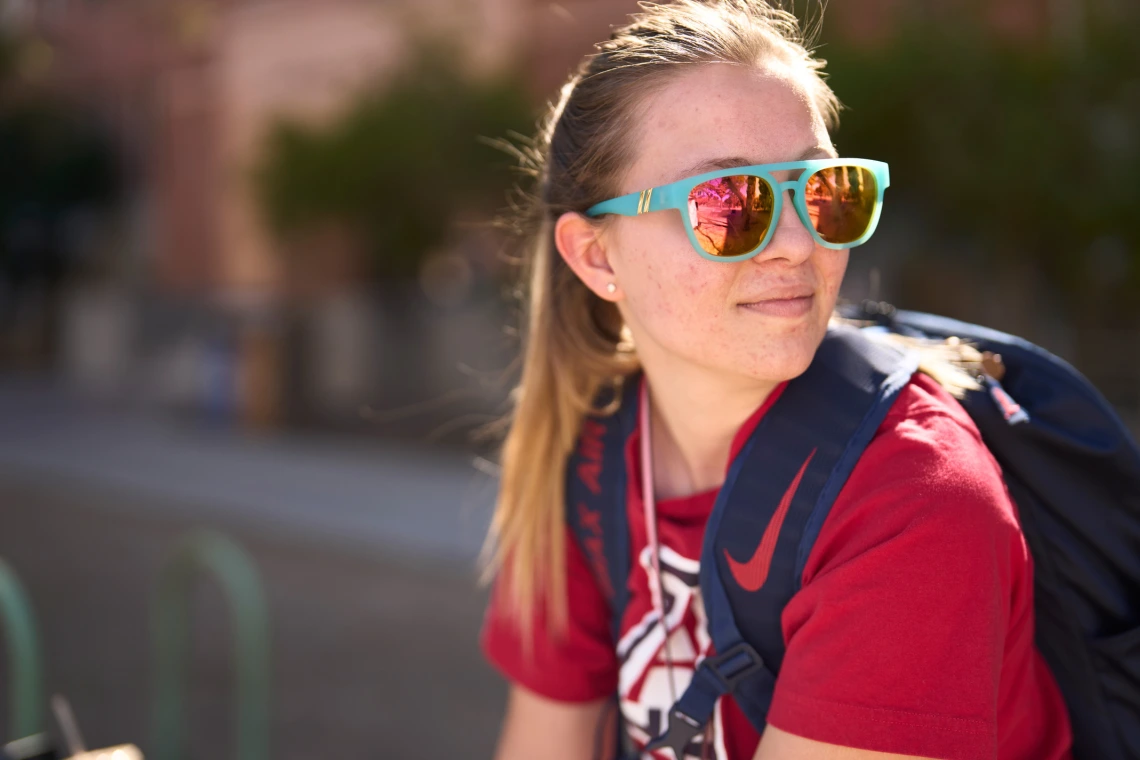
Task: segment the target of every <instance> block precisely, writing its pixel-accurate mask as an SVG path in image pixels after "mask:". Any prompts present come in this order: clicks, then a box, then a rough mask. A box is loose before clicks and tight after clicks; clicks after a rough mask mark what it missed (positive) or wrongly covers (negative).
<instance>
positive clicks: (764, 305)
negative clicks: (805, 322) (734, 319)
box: [740, 295, 815, 317]
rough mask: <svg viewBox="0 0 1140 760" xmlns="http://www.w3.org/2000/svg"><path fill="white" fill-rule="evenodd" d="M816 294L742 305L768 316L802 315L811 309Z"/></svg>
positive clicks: (741, 305) (744, 307) (743, 307)
mask: <svg viewBox="0 0 1140 760" xmlns="http://www.w3.org/2000/svg"><path fill="white" fill-rule="evenodd" d="M814 300H815V296H814V295H806V296H797V297H793V298H770V299H767V300H764V301H755V302H753V303H742V304H740V307H741V308H742V309H747V310H748V311H752V312H755V313H757V314H763V315H764V316H767V317H802V316H804V315H805V314H807V313H808V312H809V311H811V307H812V301H814Z"/></svg>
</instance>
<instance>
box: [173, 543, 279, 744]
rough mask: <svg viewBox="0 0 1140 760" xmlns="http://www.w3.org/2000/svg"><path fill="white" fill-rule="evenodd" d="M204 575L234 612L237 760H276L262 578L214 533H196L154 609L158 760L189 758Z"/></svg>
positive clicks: (181, 549)
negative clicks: (188, 697)
mask: <svg viewBox="0 0 1140 760" xmlns="http://www.w3.org/2000/svg"><path fill="white" fill-rule="evenodd" d="M203 572H205V573H207V574H209V575H211V576H213V577H214V578H215V579H216V580H217V581H218V583H219V584H220V585H221V588H222V592H223V594H224V595H225V598H226V601H227V604H228V606H229V609H230V614H231V619H232V625H233V630H234V637H235V642H234V643H235V645H236V646H235V651H234V665H235V668H236V670H237V681H236V687H237V693H236V695H235V696H236V704H235V708H236V710H235V715H234V718H235V721H236V727H237V728H236V731H235V736H236V739H237V754H236V760H269V681H270V660H269V613H268V609H267V604H266V601H265V594H264V593H263V591H262V586H261V580H260V577H259V575H258V572H257V568H256V567H255V566H254V564H253V561H252V560H251V559H250V557H249V555H248V554H247V553H246V552H245V550H244V549H242V548H241V546H239V545H238V544H237V543H236V542H234V541H233V540H231V539H230V538H228V537H226V536H224V535H222V534H220V533H215V532H210V531H199V532H195V533H193V534H191V535H189V536H188V537H187V538H186V539H185V540H183V541H182V543H181V544H179V546H178V547H177V548H176V550H175V551H174V553H173V555H172V556H171V557H170V559H169V560H168V561H167V564H166V565H165V567H164V568H163V570H162V574H161V576H160V578H159V585H158V590H157V593H156V597H155V604H154V618H153V625H154V630H153V636H154V654H155V675H154V678H155V682H154V687H155V709H154V717H153V720H154V723H153V738H152V740H153V751H154V758H155V760H184V758H185V757H186V731H185V725H184V719H183V718H184V712H185V711H184V703H183V696H184V694H185V693H186V689H185V686H186V678H187V672H186V667H187V660H188V659H189V651H190V601H191V593H192V592H193V590H194V582H195V580H196V579H197V578H198V576H199V575H201V574H202V573H203Z"/></svg>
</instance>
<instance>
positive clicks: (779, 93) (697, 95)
mask: <svg viewBox="0 0 1140 760" xmlns="http://www.w3.org/2000/svg"><path fill="white" fill-rule="evenodd" d="M640 113H641V117H640V118H639V120H638V124H639V127H638V128H637V130H636V134H635V135H634V136H633V140H634V145H633V152H634V155H635V158H634V161H633V163H632V164H631V165H630V167H629V168H628V171H627V174H626V175H625V176H624V177H623V179H622V182H621V188H620V191H619V192H620V193H621V194H625V193H630V192H638V191H641V190H643V189H645V188H647V187H655V186H658V185H664V184H667V183H670V182H673V181H676V180H678V179H682V178H684V177H687V176H692V175H694V174H698V173H700V172H704V171H709V170H712V169H717V168H728V167H732V166H742V165H747V164H766V163H774V162H779V161H795V160H799V159H807V158H823V157H828V156H834V155H835V149H834V147H833V146H832V144H831V140H830V138H829V137H828V134H827V129H826V127H825V126H824V123H823V119H822V118H821V116H820V114H819V112H818V109H816V107H815V106H814V105H813V103H812V101H811V98H810V97H809V95H808V92H807V90H806V88H805V87H804V86H803V85H802V84H801V83H800V82H799V81H798V80H797V79H796V78H795V77H794V76H792V75H791V74H788V73H786V72H784V71H782V70H781V69H779V68H769V69H767V70H763V71H757V70H755V69H750V68H747V67H743V66H734V65H727V64H714V65H706V66H698V67H694V69H693V70H692V71H691V72H686V73H685V74H682V75H681V76H679V77H678V78H676V79H673V80H672V81H671V82H670V83H669V84H668V85H666V86H665V87H664V88H662V89H660V90H658V91H657V92H656V93H655V94H654V95H652V96H651V97H649V99H648V100H647V101H646V102H645V104H644V109H643V110H642V111H641V112H640ZM788 174H789V173H788V172H783V173H777V174H776V178H777V179H779V180H786V179H790V178H792V177H790V176H787V175H788ZM790 201H791V199H790V197H789V196H787V195H786V196H785V197H784V204H783V211H782V212H781V217H780V219H778V220H776V222H775V223H776V224H777V229H776V232H775V234H774V235H773V237H772V239H771V241H770V242H769V243H768V246H767V247H766V248H765V249H764V250H763V251H761V252H760V253H759V254H758V255H756V256H755V257H753V258H751V259H749V260H746V261H738V262H732V263H724V262H718V261H709V260H707V259H704V258H702V257H701V256H699V255H698V254H697V252H696V251H695V250H693V248H692V245H691V244H690V243H689V239H688V237H687V235H686V232H685V229H684V227H683V222H682V219H681V217H680V215H679V214H678V212H676V211H674V210H669V211H661V212H656V213H652V214H645V215H642V216H636V217H610V218H609V221H608V222H607V225H606V228H605V229H604V230H603V232H602V233H601V236H600V239H601V241H602V243H603V247H604V248H605V251H606V256H607V258H608V260H609V265H610V267H611V268H612V269H613V274H614V277H613V279H614V281H615V282H616V283H617V285H618V286H619V287H620V298H619V299H618V306H619V308H620V309H621V312H622V314H623V316H624V318H625V321H626V324H627V325H629V328H630V330H631V331H632V333H633V337H634V340H635V342H636V344H637V346H638V353H639V354H641V355H642V357H643V360H652V359H651V357H650V356H649V354H651V353H652V354H657V355H659V356H662V358H664V359H666V360H681V361H683V362H687V363H691V364H695V365H698V366H700V367H703V368H705V369H709V370H714V371H716V372H719V373H733V374H736V375H738V376H743V377H746V378H752V379H756V380H762V381H767V382H780V381H783V380H787V379H791V378H793V377H796V376H797V375H799V374H801V373H802V372H803V371H804V370H806V369H807V367H808V365H809V364H810V363H811V360H812V357H813V356H814V355H815V351H816V349H817V348H818V347H819V344H820V342H821V341H822V340H823V337H824V334H825V333H826V330H827V324H828V319H829V317H830V316H831V313H832V310H833V308H834V307H835V301H836V298H837V296H838V292H839V285H840V283H841V282H842V280H843V273H844V271H845V270H846V268H847V251H834V250H830V249H827V248H824V247H822V246H820V245H818V244H816V242H815V239H814V238H813V237H812V236H811V234H810V233H809V232H808V231H807V229H805V228H804V226H803V224H802V223H801V222H800V220H799V217H798V216H797V215H796V212H795V209H794V208H793V206H792V203H791V202H790Z"/></svg>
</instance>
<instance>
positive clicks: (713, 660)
mask: <svg viewBox="0 0 1140 760" xmlns="http://www.w3.org/2000/svg"><path fill="white" fill-rule="evenodd" d="M763 669H764V660H763V659H762V658H761V657H760V655H759V654H758V653H757V652H756V650H755V649H753V648H752V647H751V646H750V645H749V644H748V643H746V642H741V643H739V644H736V645H735V646H731V647H729V648H728V649H726V650H725V651H724V652H721V653H720V654H717V655H714V656H712V657H706V658H705V659H703V660H701V664H700V665H698V666H697V671H696V672H695V673H694V674H693V681H692V682H691V683H690V684H689V689H687V690H686V691H685V694H684V696H682V697H681V700H680V701H679V702H678V703H677V704H676V705H674V706H673V709H672V710H671V711H670V713H669V728H668V729H666V731H665V733H664V734H662V735H661V736H658V737H657V738H656V739H654V740H653V741H651V742H649V744H647V745H645V749H646V751H649V752H652V751H654V750H659V749H665V748H669V749H671V750H673V754H674V756H675V757H676V758H677V760H683V758H684V757H685V748H686V747H688V746H689V745H690V744H691V743H692V741H693V739H695V738H696V737H697V735H698V734H699V733H701V732H702V731H704V729H705V726H706V725H707V724H708V722H709V718H710V717H711V715H712V712H713V709H714V707H715V706H716V700H717V699H718V698H720V697H722V696H724V695H725V694H728V693H730V692H732V691H733V690H734V689H735V688H736V686H737V684H739V683H740V682H741V681H742V680H743V679H745V678H747V677H748V676H750V675H752V674H753V673H756V672H757V671H760V670H763ZM690 697H694V699H692V700H690ZM682 706H686V707H688V708H689V711H688V712H686V710H685V709H684V708H683V707H682ZM690 712H692V713H696V714H697V715H699V716H703V717H694V716H693V715H690V714H689V713H690Z"/></svg>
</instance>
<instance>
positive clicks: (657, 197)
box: [586, 158, 891, 261]
mask: <svg viewBox="0 0 1140 760" xmlns="http://www.w3.org/2000/svg"><path fill="white" fill-rule="evenodd" d="M836 166H852V167H856V168H859V169H866V170H867V171H869V172H870V173H871V174H872V175H873V176H874V178H875V185H876V189H877V197H876V198H875V209H874V211H873V212H872V213H871V222H870V224H868V225H867V231H866V232H865V233H864V234H863V235H862V237H860V238H859V239H858V240H855V241H853V242H850V243H829V242H827V241H826V240H824V239H823V238H822V237H821V236H820V234H819V232H818V231H817V230H816V229H815V227H814V225H812V223H811V217H810V215H809V213H808V209H807V202H806V201H805V200H804V191H805V188H806V187H807V181H808V179H810V178H811V176H812V175H814V174H815V173H816V172H818V171H819V170H821V169H830V168H834V167H836ZM796 169H801V170H802V171H801V172H800V175H799V177H797V178H796V179H790V180H787V181H785V182H781V181H779V180H777V179H776V178H775V177H774V176H772V175H773V172H780V171H794V170H796ZM740 175H747V176H754V177H759V178H760V179H762V180H764V181H765V182H767V183H768V184H769V185H770V186H771V188H772V196H773V199H772V222H771V223H770V224H769V225H768V231H767V232H765V233H764V238H763V239H762V240H761V241H760V243H759V245H757V246H756V247H755V248H753V249H752V250H751V251H748V252H747V253H741V254H738V255H736V256H717V255H716V254H712V253H709V252H708V251H706V250H705V249H704V248H702V247H701V244H700V242H699V241H698V240H697V233H696V230H695V229H694V228H693V224H692V221H691V220H690V219H689V214H688V210H689V193H691V192H692V191H693V188H695V187H696V186H697V185H699V184H701V183H702V182H708V181H709V180H710V179H720V178H721V177H733V176H740ZM890 184H891V175H890V170H889V168H888V167H887V165H886V164H885V163H884V162H882V161H874V160H871V159H867V158H816V159H811V160H808V161H787V162H785V163H779V164H754V165H752V166H737V167H734V168H731V169H717V170H715V171H711V172H705V173H704V174H697V175H695V176H692V177H686V178H685V179H680V180H677V181H676V182H671V183H669V184H668V185H660V186H658V187H650V188H647V189H645V190H642V191H641V192H637V193H629V194H628V195H622V196H619V197H617V198H611V199H609V200H608V201H602V202H601V203H597V204H595V205H593V206H591V207H590V208H589V209H587V210H586V216H590V217H596V216H601V215H603V214H617V215H619V216H639V215H641V214H648V213H650V212H652V211H664V210H666V209H677V212H678V213H679V214H680V215H681V221H682V223H683V224H684V225H685V232H686V233H687V234H688V236H689V242H690V243H692V244H693V250H695V251H696V252H697V253H699V254H700V255H701V257H702V258H706V259H708V260H709V261H744V260H745V259H750V258H752V257H753V256H756V255H757V254H759V253H760V252H761V251H763V250H764V249H765V248H766V247H767V246H768V243H769V242H770V241H771V240H772V236H773V235H775V234H776V228H777V227H778V226H779V220H780V215H781V214H782V213H783V210H784V193H785V192H786V191H789V190H790V191H792V205H793V206H794V208H795V210H796V214H797V216H799V218H800V221H801V222H803V225H804V226H805V227H807V229H808V231H809V232H810V233H811V235H812V237H813V238H815V240H816V242H817V243H819V244H820V245H822V246H823V247H824V248H830V249H832V250H837V251H839V250H843V249H844V248H854V247H855V246H857V245H862V244H863V243H865V242H867V240H868V238H870V237H871V235H873V234H874V232H875V228H876V227H878V226H879V216H880V214H881V213H882V210H883V191H885V190H886V189H887V188H888V187H890Z"/></svg>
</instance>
